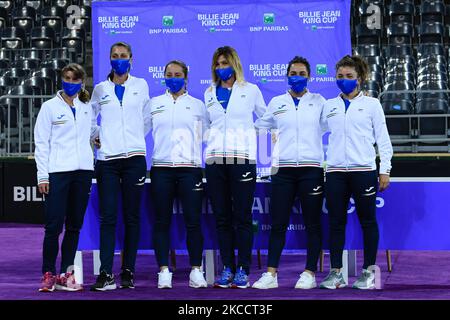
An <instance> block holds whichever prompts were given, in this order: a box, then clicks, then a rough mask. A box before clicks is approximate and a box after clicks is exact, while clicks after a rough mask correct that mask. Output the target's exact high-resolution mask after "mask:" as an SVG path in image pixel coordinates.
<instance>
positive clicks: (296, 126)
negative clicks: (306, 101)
mask: <svg viewBox="0 0 450 320" xmlns="http://www.w3.org/2000/svg"><path fill="white" fill-rule="evenodd" d="M296 99H297V98H296ZM299 105H300V101H299V102H298V105H295V102H294V106H295V129H296V130H295V131H296V149H297V159H296V161H297V167H298V162H299V161H298V160H299V159H300V158H299V154H298V149H299V145H298V106H299Z"/></svg>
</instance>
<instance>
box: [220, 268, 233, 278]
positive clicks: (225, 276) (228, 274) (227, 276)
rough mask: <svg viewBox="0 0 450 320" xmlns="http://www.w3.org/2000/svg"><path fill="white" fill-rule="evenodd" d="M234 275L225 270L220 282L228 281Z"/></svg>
mask: <svg viewBox="0 0 450 320" xmlns="http://www.w3.org/2000/svg"><path fill="white" fill-rule="evenodd" d="M231 275H232V273H231V271H229V270H223V271H222V275H221V276H220V280H228V279H229V278H230V277H231Z"/></svg>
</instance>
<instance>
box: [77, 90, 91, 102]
mask: <svg viewBox="0 0 450 320" xmlns="http://www.w3.org/2000/svg"><path fill="white" fill-rule="evenodd" d="M78 99H80V101H81V102H83V103H87V102H89V99H90V94H89V91H87V90H86V89H84V88H83V89H81V91H80V92H79V93H78Z"/></svg>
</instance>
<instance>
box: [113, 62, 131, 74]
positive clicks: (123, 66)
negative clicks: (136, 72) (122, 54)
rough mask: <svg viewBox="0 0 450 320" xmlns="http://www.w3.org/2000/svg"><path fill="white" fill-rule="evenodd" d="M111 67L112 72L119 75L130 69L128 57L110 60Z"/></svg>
mask: <svg viewBox="0 0 450 320" xmlns="http://www.w3.org/2000/svg"><path fill="white" fill-rule="evenodd" d="M111 67H112V68H113V70H114V72H115V73H116V74H117V75H119V76H121V75H124V74H125V73H127V72H128V71H130V67H131V64H130V59H114V60H111Z"/></svg>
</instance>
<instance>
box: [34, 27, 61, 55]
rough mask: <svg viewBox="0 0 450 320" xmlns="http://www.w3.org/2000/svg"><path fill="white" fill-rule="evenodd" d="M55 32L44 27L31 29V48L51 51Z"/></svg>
mask: <svg viewBox="0 0 450 320" xmlns="http://www.w3.org/2000/svg"><path fill="white" fill-rule="evenodd" d="M55 38H56V35H55V31H54V30H53V29H51V28H48V27H46V26H42V27H36V28H33V30H32V31H31V47H33V48H38V49H52V48H53V46H54V44H55Z"/></svg>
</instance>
